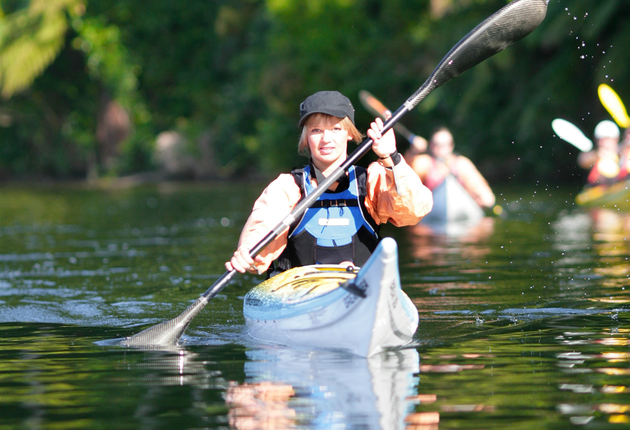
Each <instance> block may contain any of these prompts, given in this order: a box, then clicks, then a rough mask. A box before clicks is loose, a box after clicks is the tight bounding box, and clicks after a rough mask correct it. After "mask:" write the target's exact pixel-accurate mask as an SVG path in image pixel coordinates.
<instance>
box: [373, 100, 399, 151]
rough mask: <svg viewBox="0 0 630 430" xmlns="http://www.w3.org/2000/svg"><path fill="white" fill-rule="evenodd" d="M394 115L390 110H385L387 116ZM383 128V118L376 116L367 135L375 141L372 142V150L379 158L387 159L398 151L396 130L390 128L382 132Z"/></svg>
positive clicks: (387, 117)
mask: <svg viewBox="0 0 630 430" xmlns="http://www.w3.org/2000/svg"><path fill="white" fill-rule="evenodd" d="M391 116H392V113H391V112H390V111H387V112H385V118H386V119H389V118H390V117H391ZM381 130H383V120H382V119H380V118H376V119H375V120H374V122H372V124H370V128H369V130H368V131H367V135H368V136H369V137H370V138H371V139H372V141H374V143H373V144H372V151H374V153H375V154H376V155H377V156H378V158H381V159H386V158H387V157H389V156H390V154H393V153H394V152H396V136H395V135H394V130H393V129H390V130H389V131H388V132H387V133H385V134H381Z"/></svg>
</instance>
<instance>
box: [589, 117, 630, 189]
mask: <svg viewBox="0 0 630 430" xmlns="http://www.w3.org/2000/svg"><path fill="white" fill-rule="evenodd" d="M619 135H620V134H619V127H617V124H615V123H614V122H612V121H610V120H604V121H601V122H600V123H599V124H597V126H596V127H595V132H594V137H595V144H596V149H594V150H592V151H588V152H582V153H580V154H579V155H578V159H577V163H578V165H579V166H580V167H582V168H583V169H590V172H589V174H588V177H587V178H586V183H587V184H588V185H600V184H612V183H614V182H617V181H619V180H622V179H624V178H625V177H626V176H628V170H627V167H628V163H627V161H620V153H619V151H620V148H619ZM627 157H628V150H627V149H626V150H625V151H624V157H623V158H627ZM621 165H623V167H624V169H623V170H621Z"/></svg>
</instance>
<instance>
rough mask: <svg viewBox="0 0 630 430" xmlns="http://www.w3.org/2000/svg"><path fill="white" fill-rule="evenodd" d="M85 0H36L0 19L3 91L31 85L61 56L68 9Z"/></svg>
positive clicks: (6, 94)
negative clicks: (58, 55)
mask: <svg viewBox="0 0 630 430" xmlns="http://www.w3.org/2000/svg"><path fill="white" fill-rule="evenodd" d="M80 2H81V0H55V1H53V0H33V1H31V2H30V4H29V6H28V7H27V8H24V9H21V10H18V11H16V12H14V13H12V14H10V15H8V16H5V17H4V18H3V19H2V20H1V21H0V85H1V94H2V96H3V97H4V98H9V97H11V96H12V95H13V94H15V93H17V92H19V91H21V90H23V89H24V88H26V87H28V86H29V85H30V84H31V83H32V82H33V81H34V80H35V78H36V77H37V76H39V75H40V74H41V73H42V72H43V71H44V69H45V68H46V67H47V66H48V65H50V63H51V62H52V61H53V60H54V59H55V58H56V57H57V54H58V53H59V51H60V50H61V48H62V47H63V44H64V37H65V34H66V31H67V29H68V21H67V17H66V13H65V11H66V9H67V8H70V7H74V6H76V5H77V4H78V3H80Z"/></svg>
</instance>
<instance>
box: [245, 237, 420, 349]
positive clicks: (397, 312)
mask: <svg viewBox="0 0 630 430" xmlns="http://www.w3.org/2000/svg"><path fill="white" fill-rule="evenodd" d="M243 313H244V315H245V321H246V323H247V330H248V332H249V334H250V335H251V336H252V337H253V338H255V339H258V340H261V341H265V342H272V343H276V344H283V345H289V346H300V347H308V348H318V349H319V348H325V349H344V350H347V351H349V352H351V353H353V354H356V355H359V356H363V357H369V356H372V355H374V354H377V353H379V352H381V351H382V350H384V349H385V348H390V347H399V346H403V345H405V344H407V343H409V342H410V341H411V339H412V338H413V335H414V333H415V332H416V329H417V328H418V311H417V309H416V307H415V306H414V304H413V303H412V302H411V300H410V299H409V297H407V295H406V294H405V293H404V292H403V291H402V289H401V288H400V275H399V272H398V245H397V244H396V241H395V240H394V239H392V238H384V239H383V240H382V241H381V242H380V244H379V245H378V247H377V248H376V250H375V251H374V253H373V254H372V256H371V257H370V259H369V260H368V261H367V262H366V263H365V265H364V266H363V267H362V268H361V269H360V270H359V271H358V272H353V271H351V270H350V271H349V270H346V269H345V268H343V267H341V266H336V265H314V266H304V267H296V268H293V269H291V270H288V271H286V272H283V273H281V274H279V275H276V276H274V277H273V278H271V279H268V280H266V281H265V282H262V283H261V284H259V285H257V286H256V287H254V288H253V289H251V290H250V291H249V292H248V293H247V295H246V296H245V301H244V305H243Z"/></svg>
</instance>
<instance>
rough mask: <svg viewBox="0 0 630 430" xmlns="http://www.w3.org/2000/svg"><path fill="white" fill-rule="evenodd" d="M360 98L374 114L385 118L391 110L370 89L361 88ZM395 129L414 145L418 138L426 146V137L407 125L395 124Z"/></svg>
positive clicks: (420, 143)
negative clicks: (416, 133) (411, 129)
mask: <svg viewBox="0 0 630 430" xmlns="http://www.w3.org/2000/svg"><path fill="white" fill-rule="evenodd" d="M359 100H360V101H361V104H363V106H364V107H365V108H366V109H367V110H368V111H369V112H370V113H371V114H373V115H378V116H380V117H381V118H383V119H386V118H385V113H386V112H387V111H388V110H389V109H387V108H386V107H385V105H384V104H383V103H381V101H380V100H379V99H377V98H376V97H374V96H373V95H372V94H371V93H370V92H369V91H366V90H361V91H359ZM394 130H395V131H396V132H397V133H399V134H401V135H402V136H403V137H404V138H405V139H407V140H408V141H409V143H410V144H412V145H414V142H416V141H417V140H421V141H420V142H418V144H419V145H421V146H424V147H426V146H427V141H426V139H425V138H424V137H421V136H418V135H415V134H413V133H412V132H410V131H409V129H408V128H407V127H405V126H404V125H402V124H401V123H396V124H394Z"/></svg>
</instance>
